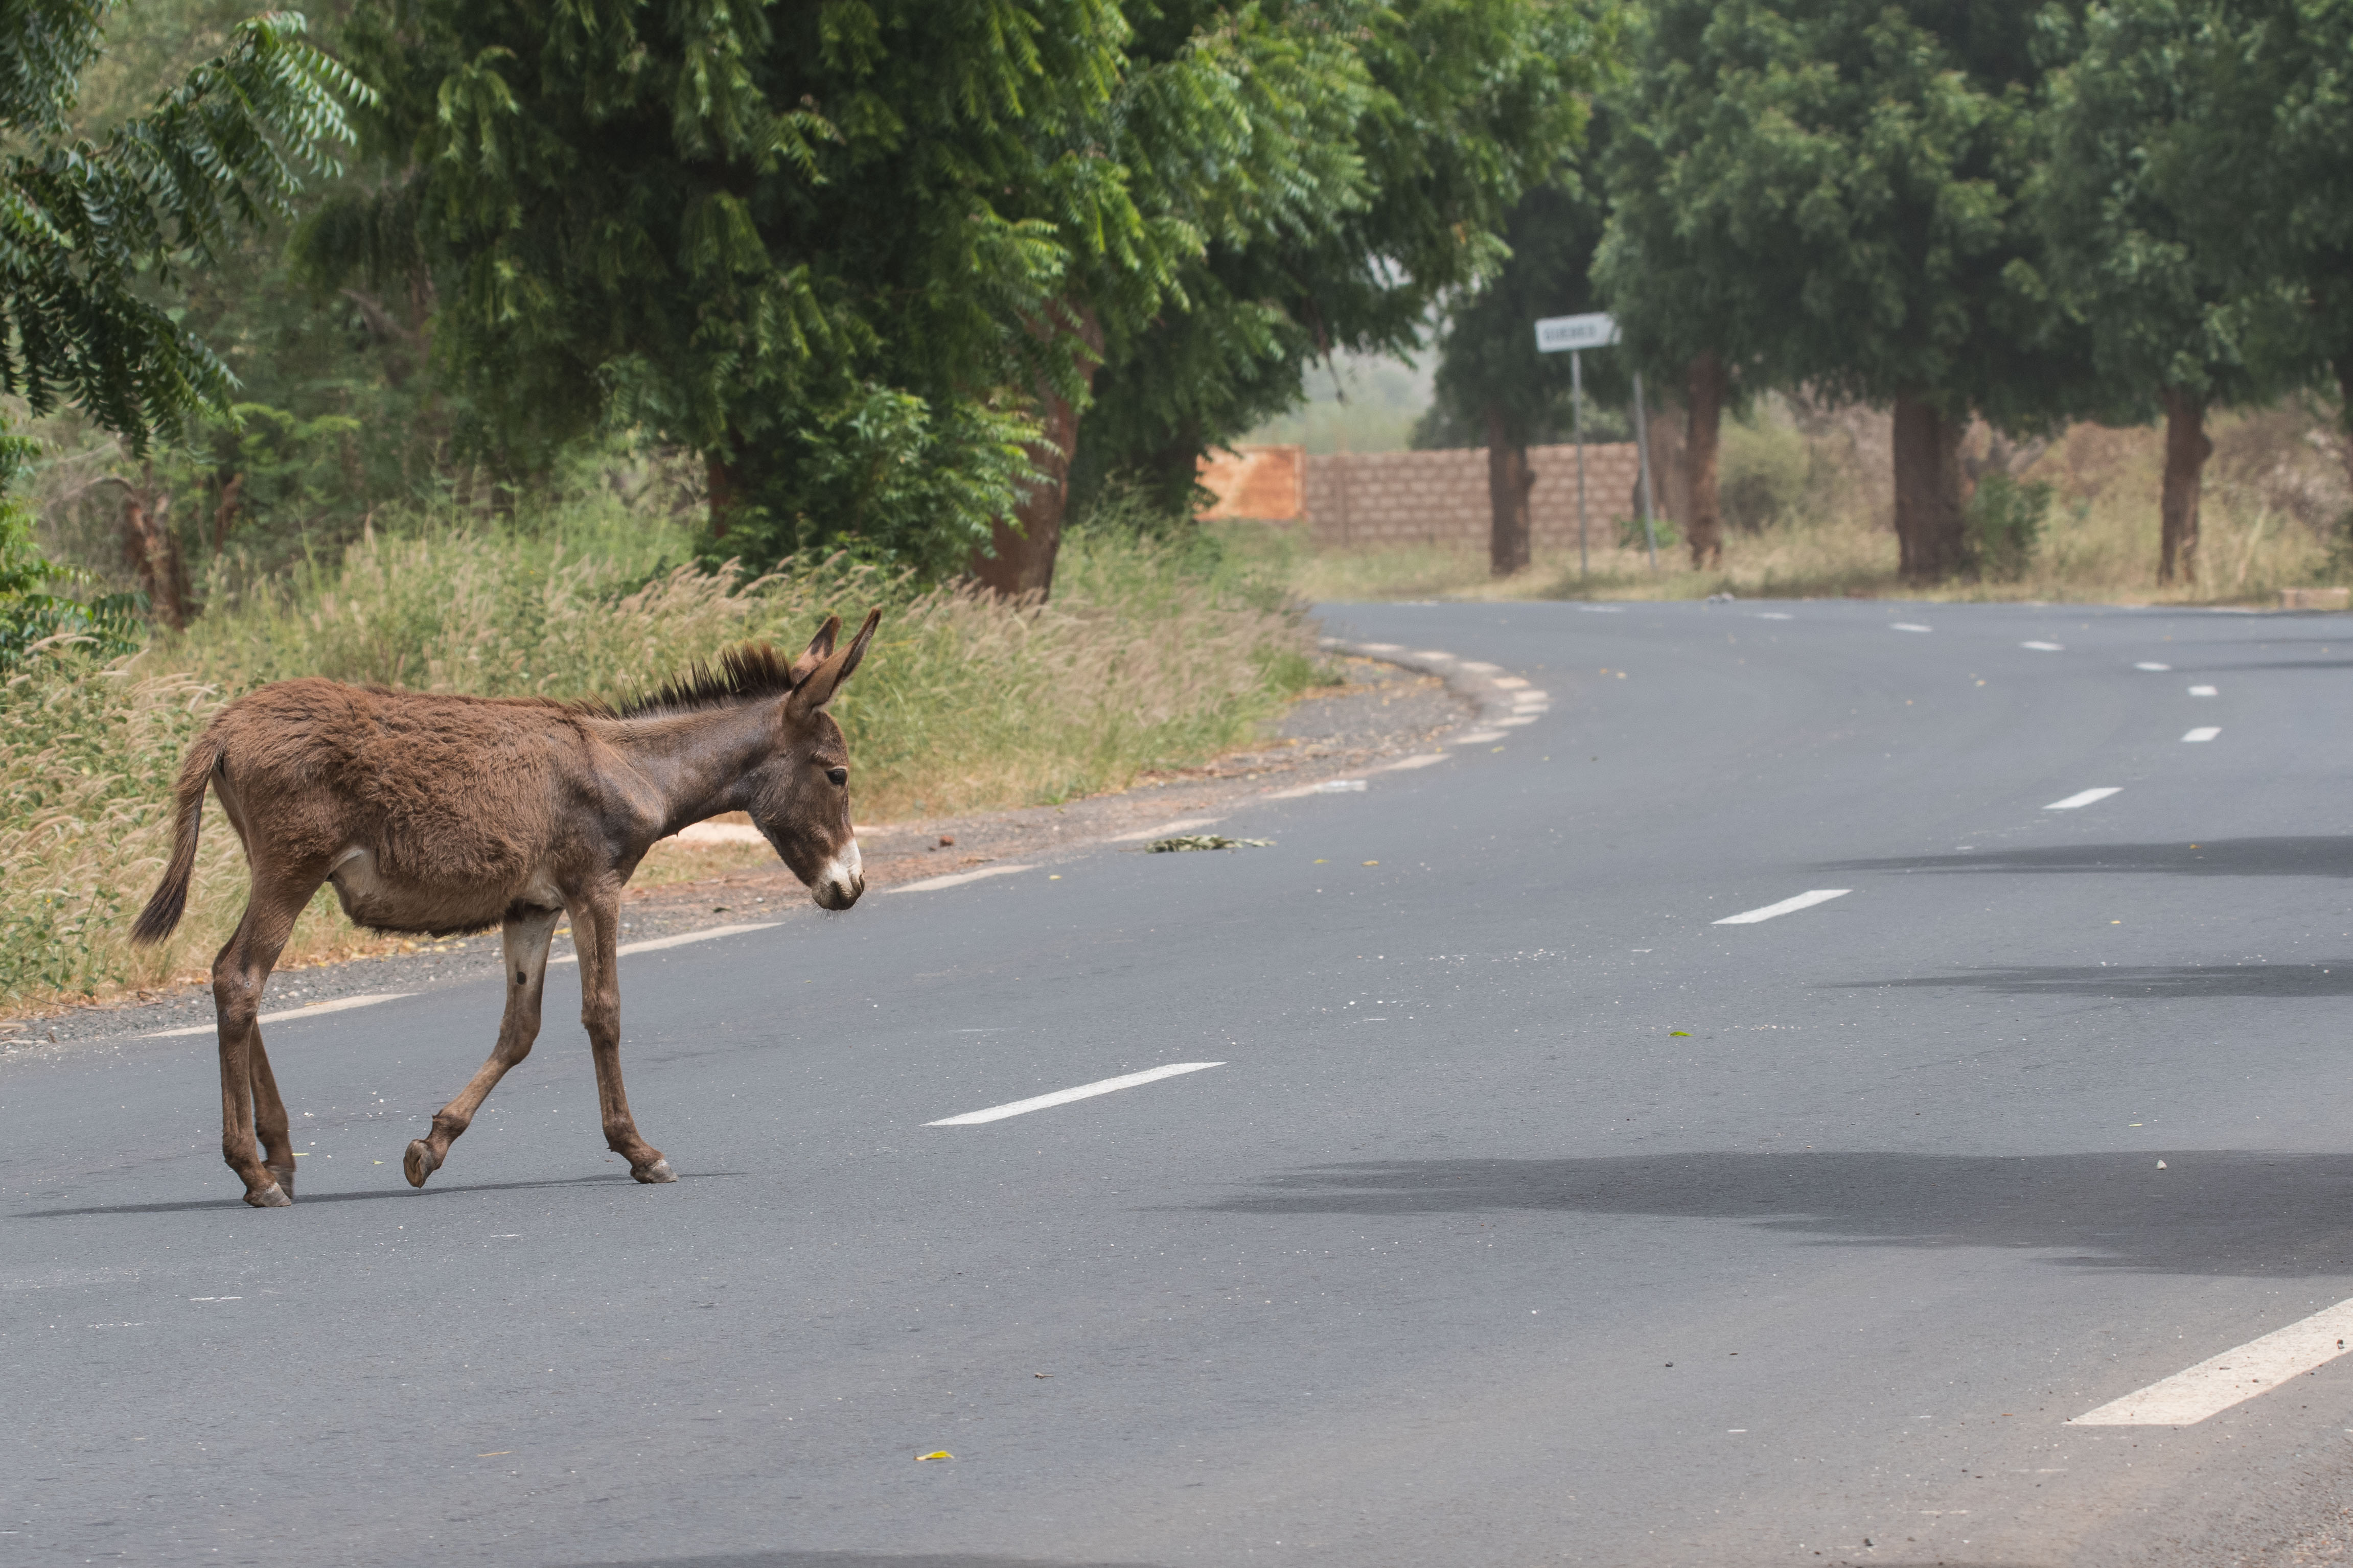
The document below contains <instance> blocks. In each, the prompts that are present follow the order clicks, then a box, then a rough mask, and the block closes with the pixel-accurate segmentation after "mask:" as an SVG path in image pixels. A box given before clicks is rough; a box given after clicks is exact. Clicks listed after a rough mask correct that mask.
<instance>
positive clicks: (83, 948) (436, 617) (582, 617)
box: [0, 531, 1315, 1003]
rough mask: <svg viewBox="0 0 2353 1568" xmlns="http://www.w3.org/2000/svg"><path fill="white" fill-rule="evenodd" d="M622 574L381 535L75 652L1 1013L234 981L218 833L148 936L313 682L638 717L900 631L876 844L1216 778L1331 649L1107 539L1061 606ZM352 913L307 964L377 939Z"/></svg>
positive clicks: (860, 694)
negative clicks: (732, 657)
mask: <svg viewBox="0 0 2353 1568" xmlns="http://www.w3.org/2000/svg"><path fill="white" fill-rule="evenodd" d="M648 553H649V552H648V551H647V550H645V549H642V548H638V549H634V550H630V549H617V550H614V551H609V552H607V551H597V550H593V549H592V550H586V551H584V550H583V549H581V548H580V547H579V546H578V544H577V543H576V542H575V543H571V544H566V543H564V542H555V541H535V540H533V539H530V538H521V537H515V536H511V535H501V534H487V533H481V532H474V531H421V532H417V533H413V534H408V535H404V536H399V537H391V536H378V537H375V538H371V539H368V540H366V541H364V542H361V543H360V544H358V545H355V546H353V548H352V550H351V551H350V552H348V553H347V554H346V555H345V556H344V558H343V560H342V561H341V562H340V563H336V564H335V565H334V566H333V567H332V568H331V569H321V570H318V571H314V572H312V573H311V574H307V575H306V576H305V577H303V578H302V579H301V580H298V581H295V582H293V583H285V582H279V583H266V584H248V585H247V586H245V587H243V588H232V586H231V585H230V584H227V583H226V582H221V583H216V584H213V585H212V595H211V597H212V603H213V605H214V609H213V611H212V613H209V614H207V615H206V616H205V617H204V618H203V619H202V620H201V621H199V622H198V623H197V625H196V626H195V628H194V629H193V630H192V631H191V632H190V633H189V634H188V635H187V636H185V637H183V638H180V639H178V640H177V641H176V642H174V643H170V644H164V645H158V646H156V647H152V648H150V649H149V650H148V651H147V652H145V653H143V654H142V655H140V656H137V657H136V658H131V659H126V660H121V661H119V662H117V663H115V664H113V665H111V666H103V667H100V666H97V665H94V664H92V663H90V661H87V660H80V659H77V658H75V656H74V655H73V654H72V653H71V651H70V650H68V649H59V650H53V651H52V652H51V653H49V654H48V655H47V656H46V657H44V658H39V659H36V660H33V661H31V662H29V663H28V665H27V666H26V668H25V669H24V670H23V671H22V672H20V673H19V674H18V675H17V676H16V678H14V679H12V680H11V681H10V682H9V683H8V685H7V687H6V688H5V695H0V704H5V706H0V716H5V731H0V1003H21V1002H37V1001H39V1000H42V999H45V998H47V997H50V996H55V995H59V994H95V993H98V992H101V991H104V990H106V989H108V988H111V987H115V986H121V985H134V986H135V985H146V984H153V983H156V982H158V981H160V980H163V979H164V978H166V977H168V976H171V975H174V974H177V973H186V972H188V971H190V970H191V969H193V968H195V967H196V966H198V965H201V964H203V963H206V962H208V960H209V958H210V955H211V953H212V952H213V950H214V949H215V948H216V946H217V945H218V944H219V943H220V942H223V941H224V940H226V938H227V933H228V931H229V930H230V929H231V927H232V926H233V925H234V923H235V921H236V920H237V916H238V914H239V913H240V912H241V910H242V908H243V905H244V877H245V873H244V861H243V857H242V855H241V853H240V852H239V850H238V848H237V842H236V837H235V835H234V834H232V833H230V832H229V831H228V829H227V824H226V823H225V822H223V820H222V819H221V817H220V815H219V812H218V810H217V808H216V807H209V808H208V809H207V813H206V831H205V835H204V840H203V845H204V848H203V853H202V855H201V858H200V859H199V864H198V873H197V880H196V885H195V892H194V894H193V896H192V898H191V900H190V916H189V918H188V920H187V921H185V923H184V924H183V926H182V928H181V930H180V931H179V933H178V934H177V935H176V936H175V937H174V939H173V940H172V941H171V942H168V943H166V944H165V945H164V946H163V947H161V948H159V949H156V950H153V952H134V951H133V950H132V949H131V948H130V947H129V946H128V945H127V943H126V942H125V941H124V939H123V934H122V932H123V930H124V927H125V926H126V925H127V921H128V915H129V914H130V913H131V912H132V911H135V910H137V908H138V907H139V905H140V903H141V902H142V900H144V898H145V897H146V894H147V891H148V889H149V887H150V886H151V884H152V883H153V880H154V879H155V877H156V875H157V874H158V871H159V870H160V868H161V866H162V863H163V859H164V854H165V852H166V849H167V847H168V843H169V837H170V824H169V822H168V820H167V819H166V814H165V809H164V807H165V802H166V800H167V798H168V791H169V785H170V782H171V779H172V777H173V775H174V772H175V770H176V768H177V765H178V761H179V758H180V756H181V755H182V754H183V752H185V749H186V746H187V744H188V742H190V740H192V739H193V737H194V736H195V733H196V731H198V730H200V729H201V728H202V726H203V725H204V723H205V721H206V720H207V719H208V718H209V717H210V716H211V714H212V713H213V712H214V711H215V710H217V708H218V707H219V706H220V704H221V703H223V702H224V701H226V700H227V699H228V698H229V697H230V696H232V695H234V694H235V693H237V692H238V691H242V690H248V689H251V688H253V687H255V686H258V685H260V684H262V683H264V682H266V681H269V680H273V679H283V678H286V677H288V676H292V675H298V674H322V675H328V676H332V677H333V678H335V679H344V680H353V681H381V682H385V683H386V684H390V685H397V686H408V687H414V688H418V689H431V690H442V691H464V692H473V693H479V694H482V695H491V696H499V695H520V694H542V695H551V696H564V697H600V698H607V699H613V698H619V697H624V696H626V695H628V693H630V692H632V691H635V690H638V689H642V688H644V687H646V686H649V685H651V684H654V683H657V682H659V681H661V680H663V679H668V678H669V677H670V676H672V675H675V674H676V673H678V672H679V671H680V670H681V669H683V668H685V667H686V666H687V665H688V664H689V663H690V662H691V661H692V660H694V659H697V658H711V657H712V656H713V655H715V654H716V653H717V652H718V651H719V650H720V649H722V648H723V647H727V646H729V645H731V644H733V643H736V642H741V641H745V640H750V639H758V638H772V639H775V640H776V641H778V642H779V643H791V644H797V643H798V642H802V641H806V640H807V637H808V635H809V633H810V632H811V631H812V630H814V629H815V627H816V626H817V625H818V623H819V622H820V621H822V620H823V619H824V617H825V616H826V615H828V614H829V613H839V614H841V615H842V616H844V618H845V619H854V618H855V617H856V616H858V615H860V614H862V613H863V611H864V609H865V608H866V607H867V606H868V605H876V604H879V605H883V606H884V616H883V622H882V626H881V631H880V632H879V633H878V635H877V638H876V642H875V646H874V647H873V648H872V649H871V651H870V653H869V654H868V657H867V659H866V662H865V664H864V666H863V667H862V668H860V671H859V675H858V679H856V680H854V681H852V682H851V683H850V685H849V687H848V688H847V689H845V691H844V693H843V695H842V697H841V699H840V700H839V701H838V702H837V703H836V705H835V712H836V714H837V715H838V717H839V719H840V721H841V722H842V725H843V728H844V729H845V731H847V732H848V734H849V744H850V754H851V756H852V758H853V759H854V761H855V763H856V765H857V768H858V778H857V783H856V784H855V785H854V790H855V794H856V798H857V803H858V813H859V816H860V819H861V820H866V821H876V820H889V819H890V818H891V817H892V816H899V815H902V814H909V813H926V812H936V813H948V812H959V811H969V810H977V809H986V808H988V807H993V806H999V805H1018V804H1030V803H1036V802H1042V801H1051V800H1059V799H1065V798H1070V797H1071V796H1075V795H1084V794H1090V793H1093V792H1096V791H1101V790H1104V789H1109V788H1115V787H1118V786H1120V785H1123V784H1126V783H1128V782H1130V781H1131V780H1132V779H1134V777H1135V776H1136V774H1137V773H1141V772H1143V771H1145V770H1147V769H1152V768H1161V767H1171V766H1179V765H1184V764H1187V763H1195V762H1198V761H1200V760H1202V759H1204V758H1206V757H1208V756H1210V755H1213V754H1214V753H1216V752H1219V751H1220V750H1223V749H1226V748H1228V747H1230V746H1232V745H1234V744H1236V743H1238V742H1240V741H1242V740H1244V739H1246V738H1247V737H1249V736H1250V734H1251V733H1253V732H1254V731H1255V729H1256V726H1257V724H1258V723H1259V721H1261V720H1262V719H1264V718H1266V717H1268V716H1270V715H1271V714H1272V713H1274V712H1275V711H1277V710H1279V709H1280V708H1281V707H1282V704H1283V702H1284V701H1285V700H1287V699H1288V698H1289V697H1290V696H1291V695H1293V694H1294V693H1295V692H1297V691H1298V690H1299V689H1302V688H1303V687H1304V686H1305V685H1307V684H1308V683H1309V682H1310V681H1312V680H1313V679H1314V669H1315V665H1314V637H1313V633H1312V629H1311V628H1310V626H1308V625H1307V623H1305V622H1304V621H1303V619H1302V618H1301V617H1300V616H1299V615H1298V614H1297V613H1296V612H1295V611H1294V610H1293V609H1292V608H1290V607H1289V605H1288V602H1287V601H1285V600H1283V599H1282V597H1281V596H1280V595H1276V594H1272V593H1270V592H1266V591H1262V590H1259V589H1257V588H1255V587H1254V586H1253V585H1252V584H1250V583H1249V582H1248V581H1246V580H1245V579H1243V578H1242V577H1241V576H1240V574H1236V573H1234V572H1231V571H1227V570H1222V569H1220V568H1219V566H1218V565H1217V564H1216V563H1215V561H1214V558H1205V557H1201V556H1199V555H1198V554H1196V555H1194V556H1192V557H1190V558H1188V557H1187V554H1186V552H1183V551H1180V550H1179V549H1178V548H1176V547H1174V546H1167V545H1155V544H1152V543H1150V542H1139V541H1137V540H1135V539H1134V538H1132V537H1113V536H1106V537H1100V538H1090V537H1088V536H1085V535H1080V536H1078V537H1075V538H1073V539H1072V540H1071V541H1070V542H1068V543H1067V544H1066V545H1065V548H1064V552H1063V555H1062V560H1061V566H1060V575H1059V577H1058V581H1057V593H1056V596H1055V598H1054V600H1053V601H1052V602H1051V603H1050V604H1047V605H1029V606H1026V607H1019V608H1016V607H1012V606H1008V605H1004V604H1001V603H998V602H997V601H994V600H990V599H987V598H983V597H979V596H976V595H973V594H972V593H970V592H968V591H965V590H960V589H955V588H933V589H928V590H925V589H922V588H919V587H918V586H916V585H915V584H912V583H910V582H908V581H907V580H906V579H904V578H900V577H893V576H891V575H888V574H883V573H881V572H878V571H876V570H874V569H872V568H871V567H865V566H860V565H857V564H854V563H849V562H846V561H840V560H836V561H831V562H827V563H816V564H811V565H807V566H805V567H802V568H799V569H796V570H792V571H786V572H782V573H779V574H775V575H771V576H768V577H764V578H761V579H759V580H758V581H756V582H752V583H748V584H741V585H736V584H732V583H731V582H729V581H728V580H727V579H724V578H718V577H712V576H709V575H706V574H701V573H698V572H695V571H693V570H692V569H691V568H683V567H681V568H677V569H672V570H659V571H653V570H649V567H648V563H647V562H646V560H645V559H644V557H645V556H646V555H647V554H648ZM364 941H365V939H364V938H363V937H362V936H361V934H360V933H358V932H356V931H354V930H353V928H352V927H350V926H349V925H348V924H347V923H346V922H345V921H343V917H342V914H341V912H340V911H339V910H336V909H335V907H334V905H333V901H332V898H331V897H328V896H325V895H322V897H321V898H320V899H319V900H316V901H315V902H314V904H313V907H312V909H311V911H310V913H309V914H307V915H306V916H305V917H304V919H303V921H302V922H301V926H300V927H299V928H298V931H297V932H296V937H295V945H294V946H293V947H292V948H290V950H289V952H288V962H289V963H303V962H309V961H316V960H318V959H322V958H325V957H329V956H333V955H337V954H341V953H343V952H351V951H353V950H355V949H357V948H358V947H360V946H362V945H363V944H364Z"/></svg>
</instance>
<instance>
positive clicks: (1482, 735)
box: [1451, 730, 1504, 746]
mask: <svg viewBox="0 0 2353 1568" xmlns="http://www.w3.org/2000/svg"><path fill="white" fill-rule="evenodd" d="M1503 738H1504V732H1503V731H1501V730H1473V731H1471V732H1470V733H1469V734H1467V735H1457V736H1454V737H1453V739H1452V741H1451V744H1453V745H1457V746H1483V745H1485V744H1486V743H1487V742H1490V741H1500V740H1502V739H1503Z"/></svg>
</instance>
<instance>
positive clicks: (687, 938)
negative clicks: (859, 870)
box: [547, 889, 897, 969]
mask: <svg viewBox="0 0 2353 1568" xmlns="http://www.w3.org/2000/svg"><path fill="white" fill-rule="evenodd" d="M896 890H897V889H892V891H894V892H895V891H896ZM784 923H785V922H784V921H757V922H755V923H754V924H751V925H739V926H712V927H711V928H710V929H709V930H707V931H683V932H681V933H680V934H679V935H677V936H651V937H648V938H647V939H646V940H645V941H643V942H623V943H622V944H621V945H620V946H618V947H617V948H615V949H614V950H613V956H614V957H616V958H627V957H628V956H629V954H631V953H633V952H660V951H661V950H662V949H664V948H666V947H689V946H691V945H693V944H694V943H695V942H710V941H712V940H713V939H714V938H717V937H723V936H735V935H738V934H740V933H742V932H744V931H774V930H776V928H777V927H778V926H780V925H782V924H784ZM579 962H580V955H579V954H578V953H576V952H567V953H565V955H564V956H563V957H562V958H551V959H549V960H548V961H547V966H548V967H549V968H550V969H554V967H555V966H556V965H558V964H561V963H579Z"/></svg>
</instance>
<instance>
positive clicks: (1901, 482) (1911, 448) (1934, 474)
mask: <svg viewBox="0 0 2353 1568" xmlns="http://www.w3.org/2000/svg"><path fill="white" fill-rule="evenodd" d="M1962 428H1963V422H1962V421H1961V420H1958V419H1954V418H1950V417H1948V416H1946V415H1945V414H1944V413H1942V412H1941V411H1939V410H1938V409H1937V408H1936V406H1935V405H1932V404H1929V403H1926V402H1924V401H1923V400H1921V399H1919V398H1916V397H1899V398H1897V399H1896V400H1895V431H1894V458H1895V542H1896V548H1897V551H1898V552H1899V556H1898V570H1900V571H1901V572H1902V573H1903V574H1904V580H1905V582H1907V583H1937V582H1942V581H1943V580H1944V579H1946V578H1947V577H1950V576H1951V575H1953V574H1955V573H1957V572H1958V571H1960V570H1961V569H1962V568H1963V567H1964V566H1966V565H1968V534H1967V532H1966V531H1965V529H1964V526H1963V513H1962V510H1961V509H1962V502H1963V500H1964V499H1965V498H1964V496H1963V494H1962V486H1961V431H1962Z"/></svg>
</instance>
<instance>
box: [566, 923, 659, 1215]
mask: <svg viewBox="0 0 2353 1568" xmlns="http://www.w3.org/2000/svg"><path fill="white" fill-rule="evenodd" d="M620 929H621V900H620V899H619V898H618V896H617V894H615V893H611V892H607V893H601V894H599V895H598V896H596V897H595V898H593V899H584V900H581V902H580V904H579V906H578V907H576V908H575V909H574V910H573V911H572V937H573V945H574V947H575V948H576V949H578V951H579V953H580V1023H581V1026H583V1027H585V1028H586V1030H587V1031H588V1049H589V1051H590V1053H591V1054H592V1055H594V1056H595V1057H596V1103H597V1108H598V1109H599V1110H602V1111H603V1112H604V1119H605V1146H606V1147H607V1148H608V1149H610V1150H612V1151H613V1152H614V1153H616V1154H618V1155H619V1156H620V1157H621V1158H622V1159H624V1160H627V1161H628V1163H629V1174H630V1175H632V1176H635V1177H636V1178H637V1179H638V1181H641V1182H675V1181H677V1180H678V1173H676V1172H675V1171H672V1170H671V1169H670V1162H669V1161H668V1160H665V1159H663V1158H662V1154H661V1151H660V1150H659V1149H657V1148H655V1147H654V1146H653V1145H652V1144H650V1143H649V1142H646V1141H645V1140H644V1139H643V1138H640V1137H638V1123H637V1121H636V1119H635V1118H633V1117H632V1116H630V1114H629V1096H628V1091H627V1090H625V1089H622V1087H621V963H620V957H619V954H618V953H617V952H616V951H615V949H616V947H617V945H618V940H619V934H620Z"/></svg>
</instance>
